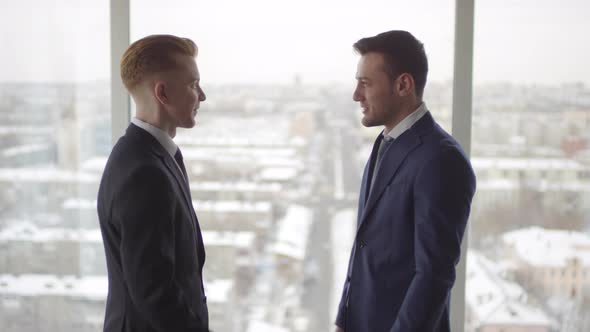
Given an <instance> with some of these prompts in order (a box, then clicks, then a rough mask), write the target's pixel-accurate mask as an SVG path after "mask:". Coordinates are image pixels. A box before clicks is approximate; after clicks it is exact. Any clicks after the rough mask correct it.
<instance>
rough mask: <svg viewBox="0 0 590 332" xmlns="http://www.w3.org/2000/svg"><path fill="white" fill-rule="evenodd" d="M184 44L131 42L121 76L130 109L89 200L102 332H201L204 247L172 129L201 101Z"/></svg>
mask: <svg viewBox="0 0 590 332" xmlns="http://www.w3.org/2000/svg"><path fill="white" fill-rule="evenodd" d="M196 56H197V46H196V45H195V43H194V42H193V41H191V40H190V39H187V38H179V37H175V36H170V35H153V36H149V37H146V38H143V39H141V40H138V41H136V42H135V43H133V44H132V45H131V46H130V47H129V48H128V49H127V51H125V54H124V55H123V58H122V60H121V78H122V80H123V83H124V84H125V87H126V88H127V90H128V92H129V94H130V95H131V97H132V98H133V100H134V101H135V104H136V105H137V112H136V117H135V118H133V119H132V121H131V124H130V125H129V127H128V128H127V131H126V133H125V135H123V136H122V137H121V138H120V139H119V141H118V142H117V143H116V144H115V146H114V147H113V150H112V152H111V155H110V156H109V159H108V161H107V164H106V166H105V169H104V173H103V176H102V180H101V183H100V188H99V192H98V203H97V204H98V217H99V221H100V228H101V232H102V237H103V242H104V248H105V253H106V260H107V268H108V280H109V290H108V297H107V304H106V312H105V321H104V331H109V332H111V331H112V332H114V331H117V332H119V331H141V332H152V331H161V332H164V331H166V332H168V331H175V332H180V331H186V332H189V331H190V332H204V331H208V330H209V328H208V325H209V323H208V321H209V318H208V311H207V302H206V297H205V291H204V288H203V275H202V271H203V264H204V263H205V248H204V245H203V239H202V236H201V230H200V227H199V222H198V220H197V216H196V214H195V211H194V209H193V205H192V199H191V196H190V188H189V182H188V175H187V172H186V169H185V167H184V162H183V159H182V153H181V152H180V150H179V148H178V146H176V144H175V143H174V141H173V140H172V138H174V136H175V135H176V128H179V127H181V128H192V127H194V126H195V116H196V114H197V110H198V108H199V104H200V102H202V101H204V100H205V98H206V97H205V93H204V92H203V90H202V89H201V87H200V85H199V81H200V76H199V70H198V68H197V64H196V61H195V58H196Z"/></svg>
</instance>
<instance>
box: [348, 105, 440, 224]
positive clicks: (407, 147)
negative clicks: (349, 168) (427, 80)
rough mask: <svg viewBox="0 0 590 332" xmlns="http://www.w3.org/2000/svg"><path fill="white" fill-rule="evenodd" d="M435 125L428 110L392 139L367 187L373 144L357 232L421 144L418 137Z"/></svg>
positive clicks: (364, 179)
mask: <svg viewBox="0 0 590 332" xmlns="http://www.w3.org/2000/svg"><path fill="white" fill-rule="evenodd" d="M435 126H436V124H435V122H434V119H433V118H432V116H431V115H430V112H428V113H426V114H425V115H424V116H423V117H422V118H421V119H420V120H418V122H416V123H415V124H414V126H412V128H410V129H408V130H407V131H406V132H404V133H403V134H402V135H400V136H399V137H398V138H397V139H396V140H395V141H393V142H392V143H391V145H390V146H389V147H388V148H387V150H385V152H384V156H383V159H382V160H381V164H380V165H379V169H376V170H374V171H375V172H377V178H376V179H375V183H374V184H373V186H374V187H373V188H367V187H368V186H369V185H370V183H371V176H372V171H371V168H372V165H373V163H374V160H373V159H374V158H375V157H374V156H373V155H376V152H375V151H376V150H375V148H376V146H377V147H378V145H375V146H373V153H372V154H371V159H370V160H369V165H368V167H367V168H368V170H367V169H365V174H364V176H363V184H362V187H361V190H362V192H363V193H364V192H365V191H366V192H367V195H368V197H367V199H366V201H365V204H364V205H363V207H362V211H361V210H359V221H358V229H357V232H358V230H360V228H361V227H362V226H363V224H364V223H365V220H366V219H367V216H368V215H369V214H370V213H371V210H372V209H374V208H375V205H376V204H377V202H378V201H379V198H380V197H381V195H383V191H384V190H385V188H386V187H387V185H388V184H389V183H391V181H392V180H393V177H394V176H395V174H396V173H397V170H398V169H399V167H400V166H401V164H402V163H403V161H404V160H405V159H406V158H407V156H408V155H409V154H410V153H411V152H412V151H413V150H415V149H416V148H418V147H419V146H420V144H422V139H421V138H420V137H421V136H422V135H425V134H427V133H428V132H430V131H431V130H432V129H433V128H434V127H435ZM376 143H377V142H376ZM360 208H361V205H360V204H359V209H360Z"/></svg>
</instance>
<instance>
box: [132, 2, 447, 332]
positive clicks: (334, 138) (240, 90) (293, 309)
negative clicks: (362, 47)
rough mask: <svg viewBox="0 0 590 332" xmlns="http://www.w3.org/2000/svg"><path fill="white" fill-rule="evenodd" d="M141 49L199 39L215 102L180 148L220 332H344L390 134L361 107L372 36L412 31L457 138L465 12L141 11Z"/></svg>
mask: <svg viewBox="0 0 590 332" xmlns="http://www.w3.org/2000/svg"><path fill="white" fill-rule="evenodd" d="M131 23H132V25H131V39H132V41H135V40H137V39H139V38H142V37H144V36H146V35H149V34H162V33H170V34H175V35H179V36H185V37H189V38H191V39H193V40H194V41H195V42H196V43H197V44H198V46H199V55H198V58H197V63H198V66H199V70H200V73H201V83H202V87H203V89H204V90H205V92H206V94H207V100H206V101H205V102H204V103H202V104H201V107H200V109H199V113H198V116H197V126H196V127H195V128H193V129H191V130H181V131H179V133H178V135H177V137H176V138H175V141H176V142H177V143H178V144H179V145H180V146H181V148H182V150H183V155H184V160H185V163H186V164H188V169H189V173H190V174H189V177H190V180H191V190H192V197H193V200H194V205H195V209H196V213H197V216H198V218H199V222H200V223H201V227H202V228H203V230H204V242H205V246H206V250H207V260H206V263H205V272H204V277H205V287H206V291H207V297H208V300H207V301H208V306H209V313H210V323H211V329H212V330H214V331H263V330H264V329H265V328H266V329H268V330H269V331H311V332H313V331H326V330H328V331H330V330H333V328H334V327H333V326H334V325H333V322H334V320H335V316H336V315H335V310H336V309H337V306H338V302H339V300H340V294H341V291H342V285H343V281H344V276H345V274H346V267H347V264H348V257H349V254H350V248H351V246H352V237H353V236H354V231H355V225H356V209H357V197H358V192H359V187H360V176H361V172H362V170H363V168H364V164H365V162H366V160H367V158H368V157H369V154H370V149H371V146H372V144H373V141H374V139H375V137H376V136H377V134H378V131H380V130H381V129H380V128H372V129H367V128H364V127H362V125H361V124H360V119H361V112H360V111H359V109H360V107H359V106H358V105H357V104H355V103H354V102H353V101H352V92H353V89H354V84H355V79H354V77H355V72H356V63H357V60H358V56H357V55H356V54H355V53H354V52H353V50H352V44H353V43H354V42H356V41H357V40H358V39H360V38H362V37H367V36H372V35H375V34H377V33H380V32H383V31H387V30H392V29H404V30H408V31H411V32H412V33H413V34H415V35H416V37H417V38H418V39H421V40H422V41H423V42H424V44H425V47H426V52H427V54H428V56H429V59H430V68H431V70H430V75H429V83H428V84H427V87H426V97H425V99H426V102H427V104H428V106H429V108H430V109H431V110H432V112H433V114H434V116H435V118H437V120H438V121H439V122H440V123H442V124H443V125H444V126H445V127H446V128H448V129H450V109H451V108H450V104H451V93H452V73H453V66H452V59H453V27H454V2H453V1H434V0H432V1H414V2H412V3H408V2H400V1H375V0H368V1H365V2H363V3H362V5H361V4H360V3H359V2H355V3H353V2H347V1H334V0H332V1H311V0H300V1H288V2H285V1H262V0H254V1H227V0H222V1H195V0H190V1H188V0H186V1H185V0H171V1H168V2H166V4H165V5H163V4H162V2H158V1H154V0H148V1H144V0H141V1H131Z"/></svg>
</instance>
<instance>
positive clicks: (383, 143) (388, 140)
mask: <svg viewBox="0 0 590 332" xmlns="http://www.w3.org/2000/svg"><path fill="white" fill-rule="evenodd" d="M391 142H393V138H392V137H391V136H388V135H383V139H382V140H381V144H379V149H378V150H377V159H376V160H375V167H374V168H373V177H372V178H371V190H373V185H374V184H375V179H376V178H377V171H378V170H379V166H380V165H381V159H383V155H384V153H385V150H386V149H387V147H388V146H389V145H390V144H391Z"/></svg>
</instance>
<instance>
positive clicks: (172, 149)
mask: <svg viewBox="0 0 590 332" xmlns="http://www.w3.org/2000/svg"><path fill="white" fill-rule="evenodd" d="M131 123H133V124H134V125H136V126H138V127H139V128H141V129H143V130H145V131H147V132H148V133H150V134H151V135H152V136H154V138H155V139H156V140H157V141H158V142H159V143H160V144H161V145H162V146H163V147H164V149H165V150H166V151H167V152H168V154H170V156H171V157H172V158H174V154H175V153H176V150H178V146H177V145H176V143H174V141H173V140H172V138H171V137H170V135H168V133H167V132H165V131H163V130H162V129H160V128H158V127H155V126H153V125H151V124H149V123H147V122H144V121H141V120H140V119H138V118H133V119H131Z"/></svg>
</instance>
